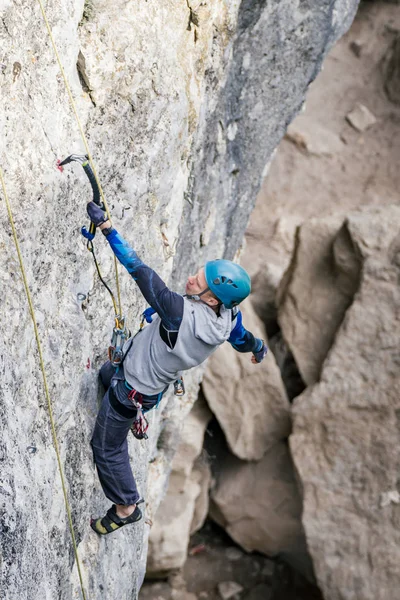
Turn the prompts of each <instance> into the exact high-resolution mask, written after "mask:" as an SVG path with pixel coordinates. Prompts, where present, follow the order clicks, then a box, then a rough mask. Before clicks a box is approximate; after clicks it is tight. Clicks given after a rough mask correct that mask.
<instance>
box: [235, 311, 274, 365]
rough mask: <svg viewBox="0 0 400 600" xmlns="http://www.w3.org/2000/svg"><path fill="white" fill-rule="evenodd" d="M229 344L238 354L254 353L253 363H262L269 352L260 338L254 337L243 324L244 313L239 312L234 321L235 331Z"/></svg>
mask: <svg viewBox="0 0 400 600" xmlns="http://www.w3.org/2000/svg"><path fill="white" fill-rule="evenodd" d="M228 342H229V343H230V344H231V346H232V347H233V348H235V350H237V351H238V352H252V353H253V356H252V357H251V361H252V362H253V363H260V362H261V361H262V360H263V358H264V356H265V355H266V354H267V352H268V348H267V346H266V345H265V344H264V341H263V340H261V339H260V338H256V337H254V335H253V334H252V333H251V331H248V330H247V329H246V328H245V327H244V325H243V323H242V313H241V312H240V310H239V311H238V313H237V315H236V318H235V320H234V321H233V329H232V331H231V335H230V336H229V338H228Z"/></svg>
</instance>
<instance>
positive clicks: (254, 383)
mask: <svg viewBox="0 0 400 600" xmlns="http://www.w3.org/2000/svg"><path fill="white" fill-rule="evenodd" d="M242 313H243V322H244V323H245V324H246V327H247V328H248V329H249V330H250V331H252V332H253V333H254V335H255V336H257V337H260V338H266V336H265V331H264V328H263V325H262V323H261V321H260V319H259V318H258V317H257V315H256V314H255V313H254V311H253V309H252V307H251V304H250V302H246V303H244V305H243V308H242ZM203 390H204V394H205V397H206V399H207V402H208V404H209V406H210V408H211V410H212V412H213V413H214V414H215V416H216V417H217V419H218V422H219V424H220V425H221V427H222V429H223V431H224V433H225V436H226V440H227V442H228V444H229V447H230V449H231V450H232V452H233V453H234V454H235V455H236V456H238V457H239V458H242V459H244V460H259V459H260V458H262V456H263V455H264V454H265V452H266V451H267V450H268V449H269V448H271V446H273V445H274V444H276V442H279V441H280V440H283V439H285V438H287V436H288V435H289V432H290V416H289V410H290V409H289V401H288V399H287V396H286V392H285V388H284V385H283V382H282V379H281V376H280V372H279V369H278V367H277V365H276V362H275V359H274V356H273V354H272V353H271V352H270V353H268V354H267V356H266V358H265V359H264V361H263V363H262V365H254V364H253V363H252V362H251V354H248V353H245V354H240V353H239V352H237V351H236V350H234V349H233V348H232V347H231V346H230V345H229V344H224V345H223V346H221V348H218V350H217V351H216V352H215V354H214V355H213V356H212V357H211V358H210V360H209V361H208V367H207V370H206V372H205V375H204V379H203Z"/></svg>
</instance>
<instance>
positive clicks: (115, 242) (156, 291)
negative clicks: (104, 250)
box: [107, 229, 184, 331]
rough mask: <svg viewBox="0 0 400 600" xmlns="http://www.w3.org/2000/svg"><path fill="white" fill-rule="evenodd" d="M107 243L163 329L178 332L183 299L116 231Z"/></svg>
mask: <svg viewBox="0 0 400 600" xmlns="http://www.w3.org/2000/svg"><path fill="white" fill-rule="evenodd" d="M107 241H108V242H109V244H110V246H111V249H112V251H113V252H114V254H115V256H116V257H117V258H118V260H119V261H120V263H121V264H122V265H123V266H124V267H125V268H126V270H127V271H128V273H129V274H130V275H131V276H132V278H133V279H134V280H135V281H136V283H137V285H138V287H139V289H140V291H141V292H142V294H143V296H144V297H145V299H146V301H147V302H148V303H149V304H150V306H151V307H152V308H154V310H155V311H156V312H157V313H158V314H159V315H160V318H161V320H162V322H163V325H164V327H165V328H166V329H167V330H169V331H178V330H179V327H180V324H181V322H182V317H183V306H184V300H183V297H182V296H181V295H180V294H176V293H175V292H171V290H170V289H169V288H168V287H167V286H166V285H165V283H164V282H163V280H162V279H161V277H160V276H159V275H157V273H156V272H155V271H153V269H151V268H150V267H148V266H147V265H145V264H144V263H143V262H142V261H141V260H140V258H139V257H138V255H137V254H136V252H135V250H133V248H131V247H130V246H129V244H128V242H127V241H126V240H124V238H123V237H122V236H121V235H120V234H119V233H118V232H117V230H116V229H113V230H112V231H111V233H109V235H108V236H107Z"/></svg>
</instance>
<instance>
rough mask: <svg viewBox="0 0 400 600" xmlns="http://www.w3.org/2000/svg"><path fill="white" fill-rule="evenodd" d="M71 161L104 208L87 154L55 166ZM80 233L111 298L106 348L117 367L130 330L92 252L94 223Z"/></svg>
mask: <svg viewBox="0 0 400 600" xmlns="http://www.w3.org/2000/svg"><path fill="white" fill-rule="evenodd" d="M71 162H77V163H79V164H80V165H81V166H82V167H83V170H84V171H85V173H86V175H87V178H88V179H89V182H90V185H91V187H92V191H93V198H92V200H93V202H94V203H95V204H97V205H98V206H99V207H100V208H101V209H102V210H105V206H104V204H103V202H101V200H100V190H99V186H98V184H97V181H96V178H95V176H94V173H93V170H92V167H91V166H90V162H89V157H88V155H87V154H84V155H80V154H70V155H69V156H67V158H65V159H64V160H58V161H57V168H58V169H59V170H60V171H63V167H64V166H65V165H68V164H69V163H71ZM81 234H82V235H83V237H84V238H85V239H87V244H86V247H87V249H88V250H89V252H91V254H92V256H93V260H94V264H95V266H96V271H97V274H98V276H99V279H100V281H101V283H102V284H103V285H104V287H105V288H106V290H107V291H108V293H109V294H110V296H111V300H112V303H113V306H114V313H115V317H114V327H113V332H112V337H111V344H110V346H109V348H108V357H109V359H110V361H111V363H112V364H113V365H114V366H115V367H118V366H119V365H120V364H121V362H122V359H123V346H124V344H125V342H126V340H127V339H128V338H129V337H130V332H129V330H128V329H127V327H126V324H125V317H124V316H123V315H121V314H118V310H117V303H116V300H115V297H114V294H113V292H112V291H111V289H110V288H109V286H108V285H107V283H106V282H105V281H104V279H103V277H102V274H101V271H100V267H99V263H98V262H97V258H96V254H95V252H94V246H93V240H94V237H95V235H96V226H95V224H94V223H92V222H90V226H89V229H87V228H86V227H85V226H83V227H82V228H81Z"/></svg>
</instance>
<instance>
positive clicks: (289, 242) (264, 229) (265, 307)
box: [241, 201, 299, 335]
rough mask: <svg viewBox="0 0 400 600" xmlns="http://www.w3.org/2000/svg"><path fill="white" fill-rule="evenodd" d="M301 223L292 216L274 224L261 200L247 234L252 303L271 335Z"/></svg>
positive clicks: (246, 257)
mask: <svg viewBox="0 0 400 600" xmlns="http://www.w3.org/2000/svg"><path fill="white" fill-rule="evenodd" d="M298 224H299V220H298V219H297V218H296V219H294V218H292V217H282V218H278V219H275V220H274V221H273V222H272V223H271V222H270V214H269V212H268V205H267V203H264V202H260V201H258V202H257V204H256V207H255V209H254V211H253V213H252V215H251V217H250V222H249V226H248V229H247V231H246V240H247V245H246V247H245V249H244V252H243V256H242V257H241V264H242V265H243V266H244V268H245V269H246V270H247V272H248V273H249V275H250V277H251V296H250V301H251V303H252V305H253V307H254V310H255V312H256V313H257V315H258V316H259V317H260V319H261V320H262V321H263V323H264V324H265V326H266V328H267V331H268V334H269V335H273V333H275V330H276V319H277V304H276V292H277V290H278V288H279V284H280V282H281V279H282V277H283V274H284V272H285V271H286V269H287V267H288V266H289V264H290V260H291V257H292V253H293V248H294V245H295V234H296V228H297V225H298Z"/></svg>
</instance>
